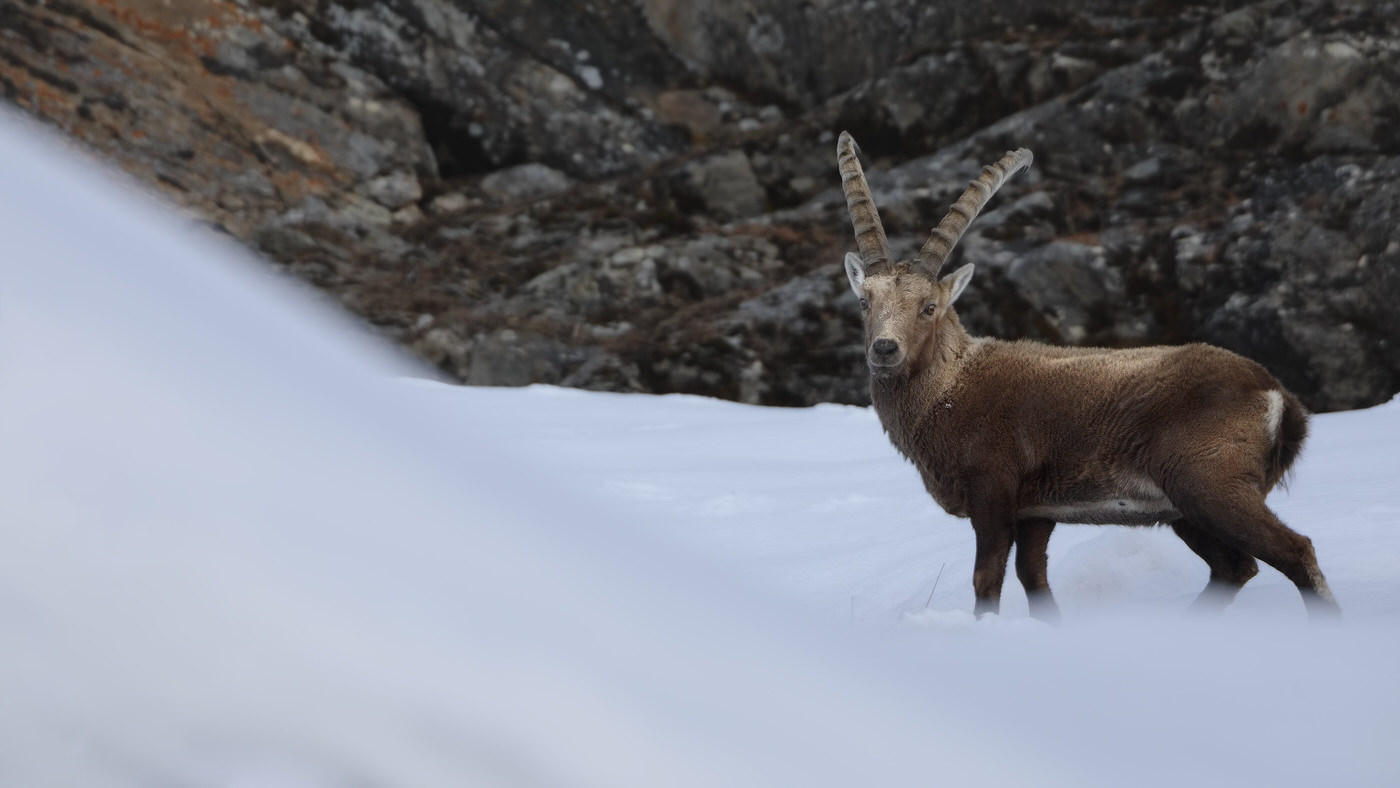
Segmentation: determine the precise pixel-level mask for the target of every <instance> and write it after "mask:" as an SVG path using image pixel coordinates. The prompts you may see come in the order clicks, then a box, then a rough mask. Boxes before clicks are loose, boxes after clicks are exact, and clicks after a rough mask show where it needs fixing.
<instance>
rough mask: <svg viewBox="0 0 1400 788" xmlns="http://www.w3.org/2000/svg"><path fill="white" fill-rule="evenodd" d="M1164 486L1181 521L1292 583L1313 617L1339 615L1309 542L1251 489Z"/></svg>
mask: <svg viewBox="0 0 1400 788" xmlns="http://www.w3.org/2000/svg"><path fill="white" fill-rule="evenodd" d="M1168 487H1169V488H1168V490H1167V495H1168V496H1169V497H1170V498H1171V499H1172V502H1173V503H1174V504H1176V507H1177V508H1178V509H1179V510H1180V511H1181V513H1182V514H1183V515H1185V519H1187V520H1189V521H1191V522H1192V523H1193V524H1195V525H1197V526H1199V527H1200V528H1201V529H1202V530H1204V531H1206V532H1208V533H1209V534H1210V535H1211V536H1213V537H1215V538H1216V539H1219V540H1220V541H1222V542H1225V543H1226V544H1228V545H1230V546H1232V547H1235V548H1237V549H1240V550H1243V551H1244V552H1246V553H1248V554H1249V555H1252V556H1254V557H1255V558H1258V559H1259V560H1260V561H1263V562H1264V563H1266V564H1268V565H1269V566H1272V567H1273V568H1275V569H1277V570H1279V571H1280V572H1282V573H1283V575H1284V576H1285V577H1287V578H1288V579H1289V580H1292V581H1293V584H1294V585H1296V586H1297V587H1298V591H1299V592H1300V593H1301V594H1302V595H1303V603H1304V604H1305V605H1307V608H1308V612H1309V614H1311V615H1312V616H1313V617H1314V618H1326V617H1329V616H1336V615H1338V614H1339V613H1340V612H1341V610H1340V608H1338V607H1337V603H1336V601H1335V600H1334V599H1333V598H1332V590H1331V589H1330V588H1328V587H1327V580H1326V578H1324V577H1323V575H1322V570H1321V569H1319V568H1318V565H1317V555H1316V553H1314V552H1313V546H1312V540H1311V539H1308V538H1307V537H1306V536H1303V535H1302V534H1299V533H1297V532H1296V531H1294V530H1292V529H1291V528H1289V527H1288V526H1286V525H1284V524H1283V522H1282V521H1281V520H1279V519H1278V517H1277V516H1276V515H1275V514H1274V513H1273V511H1272V510H1270V509H1269V507H1268V506H1267V505H1266V504H1265V503H1264V494H1263V493H1262V492H1260V491H1259V488H1258V487H1257V486H1256V485H1254V484H1252V483H1250V482H1248V481H1239V482H1236V483H1230V482H1221V481H1219V480H1218V478H1217V479H1208V478H1202V479H1197V480H1187V481H1180V480H1179V481H1177V482H1176V483H1174V484H1171V485H1169V486H1168Z"/></svg>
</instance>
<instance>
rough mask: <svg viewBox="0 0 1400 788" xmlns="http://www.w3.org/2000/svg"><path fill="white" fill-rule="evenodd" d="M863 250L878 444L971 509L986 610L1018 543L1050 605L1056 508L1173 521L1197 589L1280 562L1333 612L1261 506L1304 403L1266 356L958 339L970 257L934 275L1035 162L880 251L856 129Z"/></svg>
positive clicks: (1234, 586) (1306, 559)
mask: <svg viewBox="0 0 1400 788" xmlns="http://www.w3.org/2000/svg"><path fill="white" fill-rule="evenodd" d="M836 158H837V166H838V168H839V170H840V173H841V182H842V187H843V189H844V190H845V193H846V205H847V208H848V209H849V210H850V214H851V223H852V225H853V226H854V228H855V235H856V245H857V247H858V248H859V250H860V254H859V255H856V254H847V255H846V275H847V276H848V277H849V279H850V282H851V289H852V290H854V291H855V294H856V297H857V298H859V299H860V307H861V311H862V312H863V315H864V321H865V358H866V363H867V365H868V366H869V368H870V393H871V398H872V399H873V401H874V404H875V412H876V413H877V414H879V417H880V423H881V425H883V427H884V429H885V432H886V433H887V434H888V435H889V438H890V441H891V442H892V443H893V444H894V445H895V447H896V448H897V449H899V451H900V452H901V453H902V454H903V455H904V456H905V457H907V458H908V459H909V460H910V461H911V462H913V464H914V465H915V467H917V468H918V470H919V473H920V474H921V475H922V476H923V480H924V486H925V487H926V488H927V489H928V491H929V493H930V494H931V495H932V496H933V498H934V500H936V501H937V502H938V504H939V505H940V506H942V507H943V509H945V510H946V511H947V512H948V513H949V514H952V515H954V516H956V517H970V518H971V519H972V529H973V532H974V533H975V535H976V540H977V554H976V559H975V563H974V568H973V576H972V586H973V592H974V593H975V594H976V603H975V612H976V613H977V614H978V615H979V616H980V615H982V614H984V613H994V612H996V611H997V610H998V609H999V607H1000V599H1001V586H1002V580H1003V578H1004V576H1005V574H1006V563H1007V559H1008V557H1009V556H1010V552H1011V546H1012V544H1013V542H1014V543H1015V545H1016V575H1017V576H1018V577H1019V578H1020V580H1021V583H1022V585H1024V586H1025V589H1026V594H1027V597H1028V598H1029V600H1030V608H1031V613H1032V615H1035V616H1037V617H1039V618H1045V619H1054V618H1057V617H1058V615H1059V612H1058V608H1057V606H1056V605H1055V601H1054V599H1053V597H1052V596H1051V594H1050V586H1049V584H1048V583H1047V580H1046V566H1045V565H1046V557H1045V555H1046V546H1047V544H1048V543H1049V540H1050V532H1051V531H1052V530H1053V529H1054V527H1055V524H1056V523H1089V524H1107V523H1114V524H1121V525H1155V524H1159V523H1170V524H1171V527H1172V528H1173V529H1174V530H1175V531H1176V533H1177V535H1178V536H1180V537H1181V539H1182V541H1184V542H1185V543H1186V545H1187V546H1188V547H1190V548H1191V550H1193V551H1195V553H1196V554H1197V555H1199V556H1200V557H1201V558H1202V559H1204V560H1205V562H1206V563H1207V564H1209V565H1210V582H1209V583H1208V584H1207V585H1206V588H1205V590H1204V591H1202V592H1201V595H1200V597H1198V598H1197V600H1196V602H1195V603H1194V605H1193V606H1194V607H1197V608H1221V607H1224V606H1225V605H1227V604H1229V602H1230V601H1231V600H1232V599H1234V597H1235V594H1236V593H1238V591H1239V589H1240V588H1241V587H1242V586H1243V585H1244V584H1245V582H1246V581H1248V580H1249V579H1250V578H1251V577H1253V576H1254V575H1255V574H1256V573H1257V572H1258V571H1259V565H1258V564H1257V563H1256V562H1255V559H1256V558H1258V559H1259V560H1262V561H1264V562H1265V563H1267V564H1269V565H1270V566H1273V567H1275V568H1277V569H1278V570H1279V571H1280V572H1282V573H1283V574H1284V575H1286V576H1287V577H1288V579H1290V580H1292V581H1293V582H1294V583H1295V584H1296V585H1297V586H1298V589H1299V590H1300V591H1301V592H1302V595H1303V601H1304V602H1305V603H1306V605H1307V608H1308V610H1309V612H1310V613H1311V614H1313V615H1314V616H1316V615H1318V614H1320V613H1331V612H1336V611H1337V610H1338V608H1337V604H1336V602H1335V601H1334V600H1333V598H1332V593H1331V591H1330V590H1329V589H1328V587H1327V581H1326V580H1325V579H1324V578H1323V576H1322V572H1321V570H1319V569H1318V566H1317V559H1316V557H1315V555H1314V553H1313V547H1312V542H1311V541H1310V540H1309V539H1308V538H1307V537H1305V536H1301V535H1300V534H1298V533H1296V532H1294V531H1292V530H1290V529H1289V528H1288V527H1287V526H1286V525H1284V524H1283V523H1282V522H1280V521H1279V519H1278V517H1277V516H1275V515H1274V513H1273V512H1272V511H1271V510H1270V509H1269V507H1268V506H1267V505H1265V503H1264V497H1265V496H1266V495H1267V494H1268V492H1269V491H1270V490H1271V489H1273V487H1274V485H1276V484H1278V482H1279V480H1280V479H1281V478H1282V477H1283V475H1284V473H1285V472H1286V471H1287V470H1288V468H1289V466H1290V465H1291V464H1292V463H1293V460H1294V459H1295V458H1296V457H1297V455H1298V452H1299V450H1300V449H1301V448H1302V444H1303V440H1304V439H1305V438H1306V437H1307V431H1308V414H1307V411H1306V410H1305V409H1304V407H1303V406H1302V404H1301V403H1299V401H1298V399H1297V398H1296V397H1294V396H1293V395H1292V394H1291V393H1289V392H1288V391H1287V390H1285V389H1284V387H1283V386H1282V385H1281V384H1280V383H1279V382H1278V381H1277V380H1276V379H1275V378H1274V377H1273V376H1272V375H1270V374H1269V373H1268V372H1267V371H1265V369H1264V368H1263V367H1261V366H1260V365H1258V364H1256V363H1254V362H1253V361H1250V360H1248V359H1245V358H1242V357H1240V356H1237V355H1235V354H1234V353H1231V352H1229V351H1227V350H1223V349H1221V348H1217V347H1212V346H1210V345H1202V344H1192V345H1184V346H1180V347H1144V348H1136V349H1127V350H1108V349H1102V348H1071V347H1055V346H1051V345H1045V344H1040V343H1036V342H1030V341H1025V340H1022V341H1017V342H1007V341H1002V340H999V339H990V338H983V337H972V336H969V335H968V333H967V331H966V330H964V329H963V326H962V323H961V322H959V320H958V315H957V312H955V311H954V310H953V302H954V301H956V300H957V298H958V296H959V295H961V294H962V292H963V290H964V289H965V288H966V287H967V284H968V282H969V281H971V279H972V270H973V268H972V265H971V264H968V265H964V266H962V267H961V268H959V269H958V270H956V271H954V272H952V273H951V274H948V275H947V276H944V277H941V278H940V276H939V274H940V271H941V269H942V267H943V263H944V261H945V260H946V259H947V257H948V254H949V253H950V252H951V251H952V250H953V246H954V245H955V244H956V243H957V242H958V239H959V238H961V237H962V234H963V233H964V232H965V231H966V230H967V227H968V224H969V223H971V221H972V220H973V218H974V217H976V216H977V214H978V212H979V211H981V210H982V207H983V206H984V205H986V203H987V201H988V200H989V199H991V197H992V195H993V194H994V193H995V192H996V191H997V189H999V188H1000V187H1001V185H1002V183H1004V182H1005V180H1006V179H1007V178H1008V177H1009V176H1010V175H1012V174H1014V173H1016V172H1017V171H1019V170H1022V169H1025V168H1027V167H1029V166H1030V164H1031V152H1030V151H1028V150H1026V149H1025V148H1021V149H1020V150H1016V151H1011V152H1008V153H1007V154H1006V156H1005V157H1003V158H1002V159H1001V161H999V162H997V163H996V164H993V165H991V166H989V167H985V168H984V169H983V171H982V175H981V176H980V177H979V178H978V179H977V180H975V181H972V185H971V186H970V187H969V188H968V189H967V191H966V192H964V193H963V195H962V197H960V198H959V199H958V200H957V202H955V203H954V204H953V206H952V209H951V210H949V212H948V215H947V216H946V217H944V219H943V221H942V222H940V223H939V224H938V226H937V227H936V228H934V230H933V233H932V235H931V236H930V237H929V239H928V241H927V242H926V243H925V244H924V245H923V248H922V249H920V250H919V253H918V255H917V256H916V257H915V258H914V259H913V260H901V261H898V262H894V261H892V260H891V259H890V247H889V242H888V240H886V237H885V230H884V227H883V226H882V225H881V224H880V216H879V214H878V213H877V212H876V210H875V203H874V201H873V200H872V199H871V197H870V189H869V186H868V185H867V184H866V182H865V174H864V173H863V171H862V170H861V166H860V161H859V160H858V159H857V157H856V144H855V140H853V139H852V138H851V135H850V134H848V133H846V132H842V133H841V137H840V139H839V140H838V141H837V144H836Z"/></svg>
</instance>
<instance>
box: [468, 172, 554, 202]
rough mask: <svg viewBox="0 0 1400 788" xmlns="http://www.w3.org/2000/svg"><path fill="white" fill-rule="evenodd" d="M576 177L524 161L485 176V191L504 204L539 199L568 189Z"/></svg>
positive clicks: (483, 182) (482, 182) (483, 190)
mask: <svg viewBox="0 0 1400 788" xmlns="http://www.w3.org/2000/svg"><path fill="white" fill-rule="evenodd" d="M573 185H574V181H573V179H571V178H570V177H569V176H567V175H565V174H564V173H562V172H560V171H559V170H556V169H554V168H553V167H547V166H545V165H543V164H537V163H531V164H521V165H519V166H517V167H507V168H505V169H503V170H497V171H496V172H493V173H491V174H490V175H487V176H486V177H484V178H482V179H481V183H480V186H481V191H482V192H484V193H485V194H486V195H487V196H489V197H490V198H491V199H494V200H496V201H497V202H502V203H513V202H521V201H524V200H538V199H540V198H542V197H549V196H552V195H555V194H559V193H560V192H564V191H568V190H569V189H570V188H572V187H573Z"/></svg>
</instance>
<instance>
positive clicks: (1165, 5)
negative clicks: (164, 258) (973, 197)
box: [0, 0, 1400, 410]
mask: <svg viewBox="0 0 1400 788" xmlns="http://www.w3.org/2000/svg"><path fill="white" fill-rule="evenodd" d="M0 93H2V94H3V95H4V97H5V98H6V99H7V100H8V101H9V102H11V103H12V104H15V105H18V106H19V107H21V108H23V109H24V110H26V111H28V112H30V113H32V114H34V115H36V116H38V117H40V118H42V119H43V120H44V121H46V122H48V123H49V124H52V125H53V126H56V127H58V128H60V129H62V130H63V131H64V132H66V133H68V134H70V135H72V136H73V137H75V138H77V139H79V140H81V141H83V142H84V143H85V144H87V145H88V146H90V147H91V148H92V149H94V150H96V151H98V152H100V153H101V154H102V155H104V156H106V157H108V158H110V159H111V160H112V161H114V162H116V163H117V164H118V165H119V166H121V167H122V168H124V169H125V170H127V171H128V172H130V173H132V174H134V175H136V176H137V177H138V178H141V179H143V180H145V181H146V182H148V183H150V184H151V185H152V186H153V187H155V188H157V189H159V190H161V191H162V192H164V193H165V194H166V195H167V196H168V197H169V198H170V199H171V200H173V201H174V202H176V203H178V204H179V205H181V206H184V207H185V208H187V209H188V210H189V212H190V213H191V214H193V215H194V216H196V217H199V218H200V219H201V220H202V221H206V222H208V223H209V224H210V225H212V226H213V227H216V228H218V229H219V230H221V231H224V232H227V233H228V234H230V235H231V236H233V237H234V238H237V239H238V240H240V241H242V242H243V243H245V244H247V245H248V246H250V247H252V248H254V249H256V250H258V251H260V252H261V253H262V254H263V255H264V256H266V257H267V258H268V259H269V260H271V261H273V262H274V263H275V264H276V265H278V266H281V267H283V268H284V269H285V270H286V271H288V272H290V273H291V274H293V275H295V276H297V277H300V278H302V279H305V280H307V281H309V282H312V283H314V284H315V285H316V286H318V287H320V288H322V289H324V290H325V291H326V292H328V293H330V294H332V295H333V296H334V297H335V298H337V299H339V300H340V301H341V302H343V303H344V304H345V305H346V306H347V307H348V308H349V309H351V310H353V311H354V312H356V313H358V314H360V315H362V316H363V317H364V318H365V319H366V320H368V321H369V322H371V323H372V324H373V325H375V326H377V327H378V328H379V329H380V330H381V331H383V332H384V333H385V334H387V335H389V336H390V337H393V338H394V339H396V340H397V341H399V342H401V343H403V344H404V345H406V346H407V347H409V348H411V349H412V350H413V351H414V352H416V353H417V354H419V355H420V356H422V357H423V358H425V359H427V360H428V361H429V362H430V363H432V364H434V365H437V366H438V367H440V368H442V369H443V370H445V371H446V372H448V373H449V374H451V375H453V376H455V377H457V378H458V379H460V380H463V381H467V382H471V383H485V384H506V385H512V384H523V383H528V382H531V381H545V382H553V383H562V384H565V385H572V386H582V387H588V388H597V389H611V390H623V391H658V392H660V391H685V392H694V393H701V394H709V395H714V396H720V397H728V398H733V399H739V400H743V401H747V402H761V403H769V404H779V405H802V404H809V403H814V402H820V401H840V402H863V401H865V400H866V392H865V381H864V376H863V373H862V364H861V361H860V357H861V350H860V329H859V320H858V316H857V314H856V310H855V305H854V299H852V298H851V297H850V295H849V291H848V290H847V288H846V284H845V281H844V277H843V275H842V274H841V273H840V270H839V266H838V263H839V260H840V257H841V253H842V252H844V251H845V250H846V249H849V248H852V247H853V243H852V240H851V237H850V227H849V222H848V219H847V217H846V215H845V211H844V203H843V202H842V200H841V198H840V193H839V188H838V184H839V181H838V179H837V177H836V170H835V163H834V139H835V138H834V133H835V132H836V131H839V130H840V129H842V128H846V129H849V130H850V131H851V132H852V133H853V134H855V136H856V138H857V139H859V140H860V141H861V143H862V146H863V148H864V151H865V159H866V165H867V172H868V173H869V175H870V180H871V184H872V186H873V187H874V191H875V195H876V199H877V201H878V202H879V203H880V206H881V212H882V216H883V217H884V219H885V224H886V227H887V228H888V230H889V231H890V235H891V241H892V244H893V246H894V247H895V252H896V253H908V252H912V251H913V250H914V249H915V248H917V246H918V244H920V243H921V242H922V241H923V239H924V237H925V235H926V233H927V231H928V228H929V227H930V226H931V225H932V224H933V223H935V222H936V221H937V220H938V219H939V218H940V217H941V216H942V214H943V212H944V211H945V210H946V207H947V205H948V203H949V202H951V200H952V199H954V198H955V197H956V195H957V194H958V193H959V192H960V191H961V189H962V187H963V186H964V185H965V182H966V179H967V178H969V177H971V176H972V175H974V174H975V173H976V172H977V170H978V169H979V168H980V165H981V164H982V163H983V162H986V161H991V160H994V159H995V158H997V157H998V156H999V155H1000V154H1001V152H1002V151H1003V150H1004V149H1006V148H1009V147H1015V146H1026V147H1029V148H1031V149H1033V150H1034V151H1035V153H1036V164H1035V167H1034V168H1033V170H1032V171H1031V173H1030V175H1029V177H1022V178H1018V179H1016V180H1015V181H1013V182H1012V183H1011V184H1009V185H1008V186H1007V187H1006V188H1005V189H1004V190H1003V192H1002V194H1001V195H1000V196H999V197H998V198H997V201H996V202H995V203H994V204H993V205H992V207H991V210H990V211H989V212H988V213H987V214H984V216H983V217H982V218H981V219H979V221H978V222H977V223H976V224H975V225H974V226H973V230H972V231H971V232H970V233H969V234H968V236H967V237H966V238H965V239H964V241H963V243H962V245H961V247H960V249H959V251H958V252H957V253H956V256H959V257H961V258H962V261H972V262H976V263H977V264H978V266H979V277H978V279H977V280H976V281H975V282H974V285H973V288H972V291H971V292H970V293H969V294H968V295H967V296H965V297H964V298H963V299H962V300H961V301H960V302H959V304H960V307H961V311H962V312H963V315H964V321H965V322H966V323H967V324H968V326H969V328H970V329H971V330H972V331H974V332H976V333H986V334H995V335H998V336H1004V337H1014V336H1029V337H1035V338H1039V339H1045V340H1049V341H1053V342H1063V343H1074V344H1101V345H1133V344H1142V343H1155V342H1185V341H1191V340H1204V341H1209V342H1214V343H1217V344H1220V345H1223V346H1225V347H1229V348H1232V349H1234V350H1237V351H1239V352H1241V353H1244V354H1246V355H1249V356H1251V357H1254V358H1256V359H1258V360H1260V361H1261V362H1263V363H1265V364H1266V365H1267V366H1269V367H1270V368H1271V369H1272V370H1273V371H1274V372H1275V373H1276V374H1278V375H1279V376H1280V378H1282V379H1283V380H1284V382H1285V383H1286V384H1288V385H1289V386H1290V387H1291V388H1293V389H1294V390H1295V391H1297V392H1298V393H1299V394H1300V395H1301V396H1302V397H1303V398H1304V399H1305V401H1307V402H1308V404H1309V405H1310V406H1311V407H1313V408H1315V409H1318V410H1334V409H1342V408H1354V407H1362V406H1366V405H1370V404H1375V403H1377V402H1382V401H1384V400H1386V399H1388V398H1389V397H1390V396H1391V395H1392V394H1394V393H1395V392H1396V391H1397V390H1400V309H1397V306H1396V305H1397V303H1400V4H1397V3H1395V2H1364V1H1361V0H1357V1H1354V2H1347V1H1346V0H1333V1H1332V2H1322V1H1320V0H1269V1H1268V2H1233V3H1225V4H1220V3H1211V4H1192V3H1181V2H1169V1H1168V0H1136V1H1134V2H1111V1H1110V0H1071V1H1070V2H1064V3H1057V4H1047V3H1037V2H1032V1H1031V0H984V2H981V3H949V2H925V1H923V0H872V1H870V2H854V1H852V2H844V1H842V0H810V1H808V2H800V3H796V2H786V0H700V1H698V2H674V0H592V1H591V2H588V3H557V2H549V1H548V0H514V2H509V3H507V2H502V1H501V0H454V1H451V2H449V0H382V1H380V2H363V1H362V0H184V1H182V2H178V3H169V2H163V1H162V0H128V1H126V2H117V1H116V0H46V1H44V2H41V1H40V0H0ZM75 222H80V219H79V218H76V217H75ZM958 262H959V261H958V260H956V259H955V260H954V261H953V263H954V264H956V263H958ZM191 264H197V262H196V261H192V262H191Z"/></svg>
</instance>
